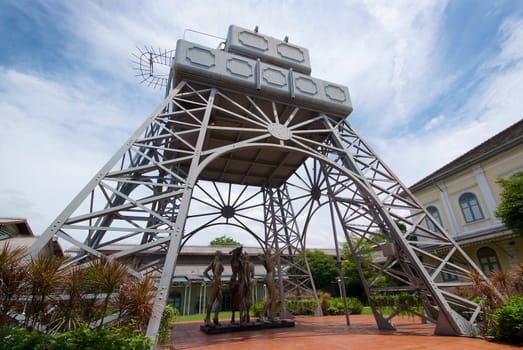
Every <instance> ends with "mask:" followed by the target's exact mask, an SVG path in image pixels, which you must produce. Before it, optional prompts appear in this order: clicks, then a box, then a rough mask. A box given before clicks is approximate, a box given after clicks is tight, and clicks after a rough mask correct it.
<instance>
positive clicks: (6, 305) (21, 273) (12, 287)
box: [0, 242, 27, 328]
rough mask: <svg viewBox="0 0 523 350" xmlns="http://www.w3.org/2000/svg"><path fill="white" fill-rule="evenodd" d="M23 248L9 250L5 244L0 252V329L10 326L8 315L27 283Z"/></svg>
mask: <svg viewBox="0 0 523 350" xmlns="http://www.w3.org/2000/svg"><path fill="white" fill-rule="evenodd" d="M24 255H25V249H24V248H11V247H10V245H9V242H6V243H5V244H4V245H3V247H2V249H1V250H0V328H3V327H6V326H8V325H10V324H11V317H10V313H11V312H12V311H13V309H14V308H15V307H16V306H19V310H18V311H19V312H21V310H22V308H21V307H20V305H21V303H20V301H19V298H20V296H22V295H23V292H24V289H25V287H26V282H27V267H26V265H25V264H23V263H22V261H23V260H22V258H23V256H24Z"/></svg>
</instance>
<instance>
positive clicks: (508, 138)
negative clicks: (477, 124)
mask: <svg viewBox="0 0 523 350" xmlns="http://www.w3.org/2000/svg"><path fill="white" fill-rule="evenodd" d="M521 170H523V119H522V120H520V121H519V122H517V123H515V124H513V125H511V126H510V127H508V128H506V129H505V130H503V131H501V132H500V133H498V134H497V135H494V136H493V137H491V138H490V139H488V140H487V141H485V142H483V143H481V144H480V145H478V146H477V147H475V148H473V149H472V150H470V151H468V152H467V153H465V154H463V155H462V156H461V157H458V158H457V159H455V160H453V161H451V162H450V163H448V164H447V165H445V166H443V167H442V168H440V169H438V170H436V171H435V172H433V173H432V174H430V175H428V176H427V177H425V178H423V179H422V180H420V181H418V182H417V183H415V184H414V185H412V186H411V187H410V190H411V191H412V193H413V194H414V195H415V196H416V197H417V198H418V200H419V201H420V202H421V203H422V204H423V205H424V206H425V207H426V208H427V210H428V211H429V213H430V214H432V216H433V217H434V219H435V220H436V221H438V222H439V223H440V224H441V226H443V227H444V228H445V230H446V231H447V232H449V233H450V234H451V235H452V237H453V238H454V239H455V240H456V242H457V243H458V244H459V245H460V246H461V247H462V248H463V249H464V250H465V252H466V253H467V254H468V255H469V256H470V257H471V258H472V259H473V260H474V261H475V263H476V264H477V265H478V266H479V267H480V268H481V269H482V270H483V271H484V272H485V273H487V274H488V273H490V272H492V271H498V270H502V271H508V270H511V269H512V268H513V266H514V265H515V264H518V263H521V262H523V238H522V237H520V236H518V235H517V234H514V233H513V232H512V231H510V230H508V229H507V228H506V227H504V226H503V224H502V223H501V220H500V219H498V218H497V217H496V216H495V215H494V211H495V210H496V208H497V206H498V204H499V201H500V194H501V190H502V189H501V186H500V185H499V184H498V183H497V182H496V180H497V179H498V178H507V177H510V176H511V175H513V174H514V173H516V172H517V171H521ZM429 228H430V224H429ZM452 278H455V277H454V276H452V275H448V276H445V275H443V279H445V280H452Z"/></svg>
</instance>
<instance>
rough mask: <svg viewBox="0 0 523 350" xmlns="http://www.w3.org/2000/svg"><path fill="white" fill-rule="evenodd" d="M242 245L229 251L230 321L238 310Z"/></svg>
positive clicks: (232, 320) (232, 321)
mask: <svg viewBox="0 0 523 350" xmlns="http://www.w3.org/2000/svg"><path fill="white" fill-rule="evenodd" d="M242 249H243V248H242V247H236V248H234V249H233V250H231V251H230V252H229V254H230V255H231V271H232V275H231V281H230V283H229V288H230V292H231V311H232V314H231V323H234V322H235V319H234V316H235V312H236V311H240V302H241V300H240V281H239V279H240V272H241V265H242Z"/></svg>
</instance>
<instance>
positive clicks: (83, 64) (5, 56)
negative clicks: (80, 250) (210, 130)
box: [0, 0, 523, 234]
mask: <svg viewBox="0 0 523 350" xmlns="http://www.w3.org/2000/svg"><path fill="white" fill-rule="evenodd" d="M230 24H236V25H239V26H243V27H246V28H254V26H256V25H258V26H259V29H260V32H262V33H265V34H268V35H271V36H274V37H281V38H283V37H284V36H286V35H288V36H289V41H290V42H293V43H296V44H298V45H301V46H304V47H307V48H308V49H309V50H310V56H311V62H312V75H313V76H315V77H317V78H321V79H325V80H330V81H333V82H336V83H342V84H345V85H347V86H348V87H349V89H350V92H351V95H352V100H353V105H354V112H353V113H352V114H351V115H350V116H349V120H350V121H351V123H352V125H353V126H354V127H355V128H356V130H357V131H358V132H359V133H360V134H361V135H362V136H363V137H364V138H365V139H366V140H367V141H368V143H369V144H370V146H371V147H372V148H374V150H375V151H376V152H377V153H378V155H379V156H380V157H382V158H383V160H384V161H385V162H386V163H387V164H388V165H389V166H390V167H391V168H392V169H393V171H395V172H396V173H397V174H398V176H399V177H400V179H401V180H402V181H403V182H404V183H405V184H406V185H411V184H413V183H414V182H416V181H417V180H419V179H421V178H422V177H424V176H426V175H428V174H429V173H431V172H432V171H434V170H436V169H437V168H439V167H441V166H443V165H444V164H445V163H447V162H449V161H451V160H452V159H454V158H455V157H457V156H459V155H461V154H463V153H464V152H466V151H467V150H469V149H470V148H472V147H474V146H475V145H477V144H478V143H480V142H482V141H484V140H486V139H487V138H488V137H490V136H492V135H493V134H495V133H497V132H499V131H501V130H502V129H504V128H506V127H508V126H509V125H511V124H513V123H514V122H516V121H518V120H520V119H521V118H522V117H523V1H517V0H514V1H508V0H507V1H479V0H475V1H472V0H459V1H449V2H446V1H443V0H433V1H429V0H427V1H417V0H415V1H385V0H383V1H335V0H333V1H303V0H302V1H276V0H274V1H233V0H230V1H219V2H216V1H204V0H201V1H196V0H195V1H147V2H145V1H65V0H64V1H24V0H16V1H15V0H13V1H11V0H2V1H0V53H1V54H0V139H1V140H2V142H1V143H0V164H2V170H3V171H1V172H0V217H5V216H14V217H26V218H28V219H29V222H30V224H31V225H32V227H33V229H34V231H35V233H37V234H40V233H41V232H42V231H43V230H44V229H45V227H46V226H47V225H48V224H49V223H50V222H51V221H52V220H53V219H54V218H55V217H56V216H57V215H58V214H59V213H60V211H61V210H62V209H63V208H64V207H65V206H66V205H67V204H68V203H69V201H70V200H71V199H72V198H73V196H74V195H75V194H76V193H78V192H79V191H80V190H81V189H82V188H83V186H84V185H85V184H86V183H87V181H89V180H90V178H91V177H92V176H93V175H94V174H95V173H96V171H97V170H98V169H99V168H100V167H101V166H102V165H103V164H104V163H105V162H106V161H107V160H108V159H109V158H110V157H111V156H112V154H113V153H114V152H115V151H116V150H117V149H118V148H119V147H120V146H121V144H122V143H123V142H125V140H126V139H127V137H128V136H129V135H130V134H131V133H132V132H133V131H134V129H135V128H137V127H138V126H139V125H140V123H141V122H142V121H143V119H144V118H146V117H147V116H148V115H149V113H151V112H152V111H153V110H154V109H155V107H156V106H157V105H158V104H159V103H160V101H161V99H162V97H163V91H161V90H159V89H156V90H154V89H151V88H148V87H147V86H145V85H140V84H139V81H140V80H139V79H138V78H137V77H135V76H134V72H133V70H132V63H131V58H132V57H131V54H132V53H133V52H137V49H136V47H137V46H138V47H143V46H144V45H147V46H154V47H155V48H162V49H174V47H175V45H176V40H177V39H179V38H182V37H184V30H186V29H192V30H197V31H201V32H205V33H209V34H212V35H216V36H220V37H225V35H226V32H227V28H228V26H229V25H230ZM185 35H186V38H187V39H189V40H193V41H197V42H198V43H201V44H207V45H210V46H213V47H214V46H216V40H214V39H212V38H210V37H206V36H202V35H196V34H194V33H186V34H185Z"/></svg>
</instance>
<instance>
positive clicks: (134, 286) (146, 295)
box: [119, 275, 155, 333]
mask: <svg viewBox="0 0 523 350" xmlns="http://www.w3.org/2000/svg"><path fill="white" fill-rule="evenodd" d="M154 286H155V283H154V280H153V279H152V278H151V277H149V276H148V275H146V276H142V277H140V278H130V279H128V280H127V282H126V283H125V284H124V285H123V286H122V288H121V289H120V298H119V307H120V320H121V323H126V324H129V323H130V322H131V321H132V320H134V321H136V326H137V328H138V329H139V330H140V331H141V332H142V333H145V330H146V327H147V322H148V321H149V319H150V318H151V315H152V311H153V298H154V295H153V293H152V291H153V290H154Z"/></svg>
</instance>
